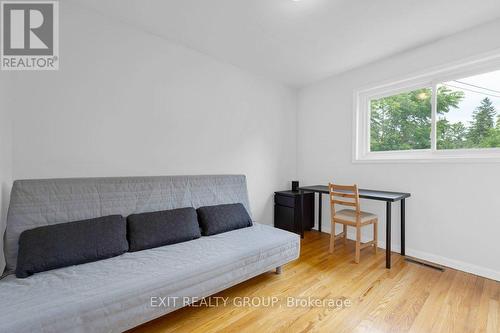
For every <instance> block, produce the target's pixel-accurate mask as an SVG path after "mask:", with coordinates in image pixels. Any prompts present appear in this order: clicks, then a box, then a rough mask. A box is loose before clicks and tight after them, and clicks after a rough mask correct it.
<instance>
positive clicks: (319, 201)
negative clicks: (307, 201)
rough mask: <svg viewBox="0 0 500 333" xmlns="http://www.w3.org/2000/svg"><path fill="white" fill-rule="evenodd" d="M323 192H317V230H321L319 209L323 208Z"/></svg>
mask: <svg viewBox="0 0 500 333" xmlns="http://www.w3.org/2000/svg"><path fill="white" fill-rule="evenodd" d="M322 197H323V194H321V192H318V231H319V232H321V209H322V208H323V204H322V203H321V198H322Z"/></svg>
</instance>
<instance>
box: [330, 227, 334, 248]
mask: <svg viewBox="0 0 500 333" xmlns="http://www.w3.org/2000/svg"><path fill="white" fill-rule="evenodd" d="M331 229H332V230H331V231H330V253H333V249H334V248H335V222H334V221H332V228H331Z"/></svg>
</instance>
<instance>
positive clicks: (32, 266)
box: [16, 215, 128, 278]
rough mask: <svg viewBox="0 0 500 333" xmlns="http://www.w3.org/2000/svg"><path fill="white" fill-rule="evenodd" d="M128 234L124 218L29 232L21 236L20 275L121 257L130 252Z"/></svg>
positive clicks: (101, 218)
mask: <svg viewBox="0 0 500 333" xmlns="http://www.w3.org/2000/svg"><path fill="white" fill-rule="evenodd" d="M126 233H127V227H126V221H125V218H123V216H121V215H110V216H104V217H98V218H95V219H89V220H82V221H76V222H68V223H60V224H54V225H48V226H44V227H38V228H35V229H30V230H25V231H23V232H22V233H21V235H20V237H19V251H18V255H17V266H16V276H17V277H18V278H25V277H28V276H30V275H32V274H34V273H38V272H43V271H48V270H51V269H55V268H61V267H66V266H71V265H78V264H84V263H87V262H92V261H97V260H101V259H106V258H111V257H115V256H118V255H120V254H123V253H125V252H127V250H128V243H127V234H126Z"/></svg>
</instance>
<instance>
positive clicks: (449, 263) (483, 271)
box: [347, 231, 500, 281]
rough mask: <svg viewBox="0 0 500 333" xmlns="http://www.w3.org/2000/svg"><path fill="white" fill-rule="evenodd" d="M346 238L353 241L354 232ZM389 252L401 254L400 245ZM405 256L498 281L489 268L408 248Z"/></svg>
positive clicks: (381, 245)
mask: <svg viewBox="0 0 500 333" xmlns="http://www.w3.org/2000/svg"><path fill="white" fill-rule="evenodd" d="M347 238H348V239H351V240H354V239H355V235H354V232H349V231H348V232H347ZM361 241H362V242H369V241H371V239H368V237H366V236H362V237H361ZM378 247H379V248H382V249H385V241H383V240H379V241H378ZM391 251H392V252H401V245H400V244H392V246H391ZM406 255H408V256H410V257H414V258H417V259H421V260H425V261H429V262H432V263H435V264H438V265H442V266H446V267H449V268H453V269H456V270H459V271H463V272H467V273H471V274H475V275H478V276H481V277H485V278H487V279H492V280H495V281H500V272H499V271H495V270H492V269H490V268H486V267H481V266H477V265H474V264H471V263H467V262H464V261H460V260H455V259H450V258H446V257H442V256H439V255H435V254H432V253H428V252H424V251H419V250H415V249H411V248H408V247H407V248H406Z"/></svg>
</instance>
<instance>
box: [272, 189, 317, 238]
mask: <svg viewBox="0 0 500 333" xmlns="http://www.w3.org/2000/svg"><path fill="white" fill-rule="evenodd" d="M301 195H303V196H304V215H303V216H304V221H302V225H303V226H304V227H303V230H311V228H312V227H313V226H314V192H305V193H303V194H301V193H299V192H293V191H279V192H274V226H275V227H276V228H280V229H284V230H288V231H291V232H294V233H297V234H299V235H300V231H301V228H300V217H301V215H300V214H301V212H300V203H301V202H300V200H301Z"/></svg>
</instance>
